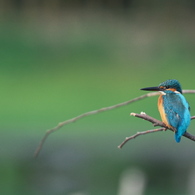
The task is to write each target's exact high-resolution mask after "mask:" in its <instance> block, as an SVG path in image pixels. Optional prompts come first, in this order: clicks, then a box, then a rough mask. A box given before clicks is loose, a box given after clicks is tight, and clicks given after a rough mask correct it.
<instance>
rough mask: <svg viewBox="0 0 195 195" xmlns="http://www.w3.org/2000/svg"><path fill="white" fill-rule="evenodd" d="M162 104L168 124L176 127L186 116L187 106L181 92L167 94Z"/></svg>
mask: <svg viewBox="0 0 195 195" xmlns="http://www.w3.org/2000/svg"><path fill="white" fill-rule="evenodd" d="M163 104H164V109H165V113H166V116H167V120H168V122H169V124H170V125H171V126H173V127H174V128H176V129H178V127H179V126H180V125H181V123H182V122H183V121H184V120H185V118H186V117H188V116H185V114H186V110H188V107H189V105H188V103H187V101H186V100H185V98H184V97H183V96H182V95H181V94H167V95H166V97H165V98H164V101H163ZM188 112H189V111H188Z"/></svg>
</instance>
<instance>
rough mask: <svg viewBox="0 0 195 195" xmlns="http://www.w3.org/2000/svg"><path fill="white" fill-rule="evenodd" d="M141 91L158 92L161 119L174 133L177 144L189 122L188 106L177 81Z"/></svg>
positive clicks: (169, 81)
mask: <svg viewBox="0 0 195 195" xmlns="http://www.w3.org/2000/svg"><path fill="white" fill-rule="evenodd" d="M141 90H146V91H159V92H160V96H159V98H158V110H159V112H160V116H161V119H162V121H163V123H165V125H166V126H167V127H168V128H170V129H172V130H173V131H174V132H175V141H176V142H177V143H179V142H180V140H181V136H182V135H183V134H184V133H185V132H186V130H187V128H188V126H189V125H190V120H191V117H190V106H189V104H188V102H187V101H186V99H185V97H184V96H183V95H182V89H181V85H180V83H179V81H178V80H175V79H170V80H166V81H164V82H162V83H160V84H159V86H158V87H147V88H142V89H141Z"/></svg>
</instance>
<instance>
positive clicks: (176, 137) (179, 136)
mask: <svg viewBox="0 0 195 195" xmlns="http://www.w3.org/2000/svg"><path fill="white" fill-rule="evenodd" d="M181 136H182V135H181V134H180V133H178V131H177V132H175V141H176V142H177V143H179V142H180V141H181Z"/></svg>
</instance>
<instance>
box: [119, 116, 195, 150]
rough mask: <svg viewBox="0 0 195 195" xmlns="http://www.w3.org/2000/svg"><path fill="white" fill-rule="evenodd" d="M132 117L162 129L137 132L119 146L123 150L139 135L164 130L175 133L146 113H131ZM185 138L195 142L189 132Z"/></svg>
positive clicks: (194, 117)
mask: <svg viewBox="0 0 195 195" xmlns="http://www.w3.org/2000/svg"><path fill="white" fill-rule="evenodd" d="M130 115H132V116H135V117H138V118H141V119H144V120H146V121H149V122H151V123H152V124H153V125H154V126H160V127H162V128H159V129H152V130H147V131H142V132H137V133H136V134H134V135H132V136H130V137H126V138H125V140H124V141H123V142H122V143H121V144H120V145H119V146H118V148H122V147H123V146H124V145H125V144H126V143H127V142H128V141H129V140H132V139H134V138H136V137H138V136H139V135H145V134H148V133H153V132H157V131H163V130H167V129H168V130H171V131H174V130H173V129H171V128H169V127H167V126H166V125H165V124H164V123H163V122H162V121H159V120H157V119H155V118H153V117H151V116H149V115H147V114H145V113H141V114H137V113H131V114H130ZM193 119H195V116H192V117H191V120H193ZM183 136H184V137H186V138H188V139H190V140H192V141H195V136H194V135H191V134H190V133H188V132H185V134H184V135H183Z"/></svg>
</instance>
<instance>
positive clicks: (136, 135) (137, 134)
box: [118, 128, 165, 148]
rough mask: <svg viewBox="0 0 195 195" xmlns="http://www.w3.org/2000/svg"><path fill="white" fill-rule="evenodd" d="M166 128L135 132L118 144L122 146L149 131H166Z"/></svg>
mask: <svg viewBox="0 0 195 195" xmlns="http://www.w3.org/2000/svg"><path fill="white" fill-rule="evenodd" d="M164 130H165V128H159V129H152V130H147V131H141V132H137V133H136V134H134V135H132V136H130V137H126V138H125V140H124V141H123V142H122V143H121V144H120V145H119V146H118V148H122V147H123V146H124V145H125V144H126V143H127V142H128V141H129V140H131V139H134V138H136V137H138V136H140V135H145V134H148V133H154V132H158V131H164Z"/></svg>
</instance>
